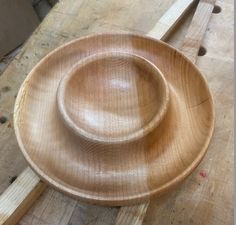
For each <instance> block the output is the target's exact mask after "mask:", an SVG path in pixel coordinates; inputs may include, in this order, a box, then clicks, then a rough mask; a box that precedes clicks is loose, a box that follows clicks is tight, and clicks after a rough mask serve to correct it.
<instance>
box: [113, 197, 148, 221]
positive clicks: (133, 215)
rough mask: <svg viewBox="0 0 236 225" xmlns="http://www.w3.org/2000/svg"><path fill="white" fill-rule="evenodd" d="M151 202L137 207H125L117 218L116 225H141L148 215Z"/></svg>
mask: <svg viewBox="0 0 236 225" xmlns="http://www.w3.org/2000/svg"><path fill="white" fill-rule="evenodd" d="M148 206H149V201H148V202H145V203H143V204H140V205H135V206H123V207H121V209H120V210H119V213H118V215H117V217H116V221H115V223H114V224H115V225H141V224H142V222H143V219H144V217H145V215H146V211H147V208H148Z"/></svg>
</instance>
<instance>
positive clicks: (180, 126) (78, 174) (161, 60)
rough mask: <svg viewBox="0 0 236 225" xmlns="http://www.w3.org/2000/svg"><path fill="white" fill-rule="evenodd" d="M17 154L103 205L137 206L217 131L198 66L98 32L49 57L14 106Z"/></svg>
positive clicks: (157, 47) (162, 188) (154, 45)
mask: <svg viewBox="0 0 236 225" xmlns="http://www.w3.org/2000/svg"><path fill="white" fill-rule="evenodd" d="M14 127H15V132H16V137H17V140H18V143H19V145H20V148H21V150H22V152H23V154H24V156H25V158H26V160H27V161H28V163H29V164H30V166H31V167H32V168H33V169H34V170H35V172H36V173H37V174H38V175H39V176H40V177H41V178H42V179H43V180H44V181H45V182H47V183H48V184H50V185H52V186H53V187H55V188H56V189H58V190H60V191H63V192H64V193H66V194H69V195H71V196H73V197H75V198H78V199H80V200H84V201H87V202H90V203H95V204H102V205H111V206H117V205H129V204H136V203H141V202H143V201H146V200H148V199H150V198H151V197H153V196H159V195H161V194H163V193H166V192H168V191H170V190H171V189H173V188H174V187H175V186H176V185H177V184H178V183H180V182H181V181H182V180H183V179H184V178H185V177H187V176H188V175H189V174H190V173H191V172H192V171H193V169H194V168H195V167H196V166H197V165H198V164H199V162H200V161H201V159H202V158H203V156H204V154H205V153H206V150H207V147H208V145H209V142H210V139H211V136H212V133H213V128H214V109H213V101H212V96H211V93H210V90H209V88H208V85H207V82H206V80H205V78H204V76H203V75H202V74H201V72H200V71H199V70H198V69H197V67H196V66H195V65H194V64H193V63H192V62H191V61H190V60H188V59H187V58H186V57H185V56H184V55H183V54H182V53H180V52H179V51H178V50H176V49H174V48H173V47H171V46H169V45H167V44H165V43H163V42H162V41H158V40H155V39H152V38H148V37H145V36H141V35H136V34H117V33H116V34H99V35H92V36H87V37H83V38H80V39H77V40H74V41H72V42H69V43H67V44H65V45H63V46H61V47H59V48H57V49H55V50H54V51H53V52H51V53H50V54H48V55H47V56H46V57H45V58H43V59H42V60H41V61H40V62H39V63H38V64H37V65H36V66H35V67H34V68H33V70H32V71H31V72H30V74H29V75H28V76H27V78H26V80H25V81H24V83H23V84H22V86H21V88H20V90H19V93H18V96H17V99H16V103H15V109H14Z"/></svg>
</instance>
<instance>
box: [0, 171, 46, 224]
mask: <svg viewBox="0 0 236 225" xmlns="http://www.w3.org/2000/svg"><path fill="white" fill-rule="evenodd" d="M45 187H46V184H44V183H43V182H42V181H40V179H39V178H38V176H36V175H35V174H34V172H33V171H32V170H31V169H30V168H27V169H26V170H25V171H24V172H23V173H22V174H21V175H20V176H19V177H18V178H17V179H16V180H15V181H14V183H13V184H12V185H11V186H10V187H9V188H8V189H7V190H6V191H5V192H4V193H3V194H2V195H1V196H0V203H1V204H0V224H1V225H12V224H16V223H17V222H18V221H19V220H20V219H21V217H22V216H23V215H24V214H25V212H26V211H27V210H28V209H29V208H30V206H31V205H32V204H33V203H34V202H35V200H36V199H37V198H38V197H39V196H40V194H41V193H42V192H43V191H44V189H45ZM19 206H20V207H19Z"/></svg>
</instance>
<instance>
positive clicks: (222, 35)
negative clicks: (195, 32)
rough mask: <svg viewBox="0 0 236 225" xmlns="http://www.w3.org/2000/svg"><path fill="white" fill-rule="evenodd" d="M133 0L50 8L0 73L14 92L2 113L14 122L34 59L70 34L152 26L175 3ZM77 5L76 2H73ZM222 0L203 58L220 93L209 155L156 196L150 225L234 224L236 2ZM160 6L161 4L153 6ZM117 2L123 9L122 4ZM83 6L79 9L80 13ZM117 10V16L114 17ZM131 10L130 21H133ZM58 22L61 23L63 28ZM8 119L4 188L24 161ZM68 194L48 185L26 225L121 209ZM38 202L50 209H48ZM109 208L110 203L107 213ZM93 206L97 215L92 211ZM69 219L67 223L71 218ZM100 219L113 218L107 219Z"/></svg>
mask: <svg viewBox="0 0 236 225" xmlns="http://www.w3.org/2000/svg"><path fill="white" fill-rule="evenodd" d="M127 2H128V1H122V2H119V4H117V5H116V4H114V1H112V2H111V1H110V0H109V2H108V1H99V2H96V4H95V2H91V1H87V2H86V3H84V4H83V5H81V6H80V8H79V5H80V3H79V2H78V1H61V2H60V3H59V4H58V6H56V8H55V9H53V10H52V12H51V13H50V15H49V17H47V18H46V19H45V20H44V22H43V24H42V26H41V27H40V29H39V31H38V32H36V33H35V34H34V35H33V36H32V38H30V40H29V41H28V42H27V45H26V46H25V47H24V48H23V50H22V52H21V53H20V54H19V56H18V57H17V59H16V60H14V61H13V62H12V63H11V65H10V66H9V67H8V69H7V70H6V72H5V73H4V74H3V75H2V76H1V77H0V80H1V82H0V86H1V88H2V87H4V86H10V88H11V90H10V91H8V92H6V93H5V92H2V93H1V99H0V101H1V104H0V109H1V112H2V113H3V115H5V116H7V118H9V122H11V109H12V106H13V102H14V95H15V94H16V92H17V89H18V87H19V85H20V84H21V82H22V80H23V79H24V77H25V76H26V74H27V73H28V71H29V70H30V69H31V68H32V66H33V65H34V64H35V63H36V62H37V61H38V60H39V59H40V58H41V57H42V56H44V55H45V53H47V52H49V51H50V49H53V48H55V47H56V46H58V45H59V44H62V43H64V42H65V41H66V40H70V39H72V38H74V37H78V36H81V35H84V34H87V33H89V32H96V31H102V30H103V31H106V30H109V31H110V30H118V31H119V30H122V29H123V30H127V29H131V30H132V29H134V30H138V31H139V32H141V33H142V32H144V33H146V32H148V30H149V29H150V27H152V26H153V24H155V23H156V21H157V19H158V17H159V16H160V15H161V13H163V12H164V11H165V10H166V9H167V8H168V6H169V5H170V4H171V1H165V2H162V3H160V1H149V2H148V4H143V3H145V2H142V4H141V3H140V2H139V1H132V2H133V7H132V9H131V8H130V9H129V8H127V7H125V6H124V5H125V4H127V5H128V3H127ZM98 3H99V4H98ZM71 5H73V7H69V6H71ZM217 5H219V6H220V7H221V8H222V11H221V13H219V14H213V16H212V18H211V21H210V25H209V29H208V30H207V34H206V36H205V38H204V40H203V46H204V47H205V48H206V49H207V54H206V55H205V56H203V57H199V58H198V61H197V64H198V67H199V68H200V69H201V71H203V72H204V75H205V76H206V77H207V80H208V81H209V84H210V87H211V89H212V90H213V93H214V98H215V104H216V110H217V117H216V130H215V133H214V137H213V141H212V143H211V145H210V148H209V151H208V153H207V155H206V157H205V159H204V160H203V162H202V163H201V164H200V166H199V167H198V169H197V170H196V171H195V172H194V173H193V174H192V175H191V176H190V177H189V178H188V179H187V181H186V182H184V184H183V185H181V187H180V188H178V189H177V190H175V191H174V192H173V193H172V194H170V195H168V196H167V197H166V198H161V199H160V198H159V199H158V200H153V201H152V202H151V205H150V207H149V210H148V214H147V216H146V217H145V220H144V224H147V225H154V224H155V225H156V224H157V223H158V221H161V224H162V225H167V224H168V225H169V224H171V223H172V224H174V225H177V224H179V223H181V224H194V225H198V224H205V223H206V221H207V224H210V225H216V224H217V225H219V224H220V225H223V224H233V195H232V193H233V189H232V187H233V185H232V182H233V179H232V174H233V164H232V162H233V157H232V156H233V151H232V150H233V145H232V143H233V136H232V130H233V126H232V124H233V123H232V121H233V111H232V109H233V100H232V98H233V97H232V96H233V94H232V93H233V82H232V81H233V48H232V47H231V46H232V45H233V25H232V20H233V4H232V1H227V2H226V1H224V2H222V1H217ZM105 6H107V7H105ZM156 6H157V7H158V10H154V9H155V8H156ZM118 8H121V9H120V10H117V9H118ZM78 9H79V12H80V13H75V11H77V10H78ZM101 10H103V11H101ZM81 12H82V13H81ZM104 12H109V13H107V14H106V18H104ZM114 14H115V17H111V16H110V15H114ZM86 15H88V17H86ZM91 15H96V17H97V18H99V17H103V19H102V20H101V19H98V20H97V21H96V22H95V23H93V25H91V23H92V19H93V16H91ZM128 15H129V20H128V21H129V23H128V24H127V16H128ZM144 15H145V16H144ZM112 18H113V19H112ZM90 19H91V20H90ZM62 21H63V22H62ZM104 21H105V22H106V23H104ZM189 21H190V20H189V18H188V19H187V20H186V21H185V22H184V23H183V24H181V25H180V26H179V27H178V30H175V32H174V33H173V36H171V38H170V39H168V43H171V44H172V45H173V46H176V47H178V46H180V45H181V43H182V40H183V35H184V34H185V31H186V27H187V26H186V25H187V24H188V23H189ZM108 22H109V24H108ZM57 24H60V26H59V25H58V27H57ZM68 24H69V25H68ZM82 24H83V25H84V26H88V27H89V28H88V30H83V29H82ZM144 24H145V26H144ZM52 27H53V29H52ZM53 30H54V31H53ZM215 43H217V45H216V44H215ZM46 44H47V46H46ZM35 52H36V53H37V54H36V55H35ZM21 64H22V65H21ZM16 74H18V75H16ZM225 90H226V91H225ZM9 122H7V123H6V124H2V125H1V129H0V132H1V135H0V143H1V146H2V147H1V148H0V150H1V152H2V153H4V154H2V155H1V159H0V160H1V164H0V165H1V169H0V174H1V177H0V178H1V182H0V187H1V190H3V189H4V187H6V186H7V183H8V179H9V178H8V176H13V175H16V174H17V173H18V172H20V170H21V168H23V167H24V166H25V165H26V164H24V161H23V160H22V157H20V156H21V154H19V151H18V148H17V145H16V141H15V138H14V135H13V132H12V128H8V124H9ZM3 155H4V156H3ZM3 159H4V160H3ZM16 160H17V161H16ZM7 165H9V166H7ZM201 171H205V173H206V177H205V178H202V177H201V176H200V175H199V173H200V172H201ZM65 198H66V197H65V196H63V195H61V194H59V193H57V192H56V191H54V190H52V189H51V188H48V190H47V191H46V192H45V194H44V195H43V196H42V197H41V198H40V200H39V201H37V204H35V206H34V207H33V209H32V210H30V212H29V213H28V214H27V215H26V216H25V217H24V219H23V221H21V222H20V224H27V225H28V224H31V222H32V221H36V220H37V221H38V223H48V224H61V223H60V218H61V217H62V216H63V215H64V213H65V214H67V215H68V216H69V211H70V210H71V211H73V213H72V218H71V220H70V221H69V222H70V224H73V225H75V224H78V223H79V224H80V223H81V224H86V222H87V223H88V222H89V221H90V223H93V222H92V221H96V219H98V220H99V219H101V217H102V218H105V217H110V218H112V217H114V216H115V215H116V211H114V210H113V211H112V210H110V209H109V208H106V209H107V211H106V212H105V211H104V213H100V212H101V210H99V209H100V207H95V206H88V205H87V206H86V207H84V206H81V205H82V203H80V202H78V203H77V205H78V206H77V207H75V209H70V205H71V204H72V202H74V200H72V199H70V200H68V199H67V202H66V203H65ZM59 205H60V206H61V210H60V214H58V216H56V214H55V213H50V212H52V211H53V209H55V206H59ZM47 206H48V207H47ZM40 209H44V211H43V213H42V212H41V211H40ZM104 210H105V209H104ZM108 210H110V211H109V213H108ZM57 211H58V210H57ZM71 211H70V212H71ZM91 211H92V212H93V214H91V213H90V212H91ZM67 212H68V213H67ZM89 218H90V220H89ZM86 219H87V220H86ZM81 220H82V221H83V222H81ZM104 220H105V219H104ZM38 223H37V224H38ZM94 223H96V222H94ZM65 224H67V223H66V222H65ZM100 224H103V225H104V224H106V225H108V224H112V223H110V222H109V221H106V222H105V221H104V223H100Z"/></svg>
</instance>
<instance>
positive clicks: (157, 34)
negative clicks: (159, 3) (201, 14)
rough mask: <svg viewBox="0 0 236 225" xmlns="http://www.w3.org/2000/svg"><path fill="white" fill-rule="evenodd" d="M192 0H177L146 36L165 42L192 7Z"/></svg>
mask: <svg viewBox="0 0 236 225" xmlns="http://www.w3.org/2000/svg"><path fill="white" fill-rule="evenodd" d="M194 2H196V1H193V0H177V1H175V2H174V3H173V5H172V6H171V7H170V8H169V9H168V10H167V12H166V13H165V14H164V15H163V16H162V17H161V18H160V19H159V20H158V22H157V23H156V25H155V26H154V27H153V28H152V30H150V31H149V32H148V34H147V35H148V36H150V37H154V38H156V39H159V40H165V39H166V38H167V36H168V35H170V33H171V31H172V30H173V29H174V28H175V27H176V24H177V23H178V22H179V21H180V20H181V18H182V17H183V16H184V15H185V14H186V12H187V11H188V10H189V9H190V8H191V7H192V6H193V3H194Z"/></svg>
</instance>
